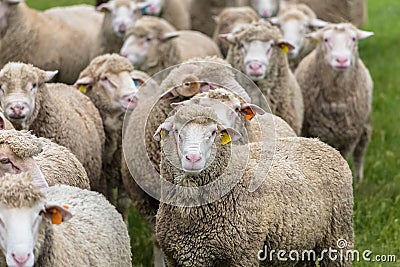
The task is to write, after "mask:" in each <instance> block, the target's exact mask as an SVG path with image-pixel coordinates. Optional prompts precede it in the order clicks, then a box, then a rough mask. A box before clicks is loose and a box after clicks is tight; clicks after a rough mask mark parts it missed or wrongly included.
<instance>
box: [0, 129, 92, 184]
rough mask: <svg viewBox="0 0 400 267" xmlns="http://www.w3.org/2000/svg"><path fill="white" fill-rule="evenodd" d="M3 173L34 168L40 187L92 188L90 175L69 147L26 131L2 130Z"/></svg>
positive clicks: (1, 170) (1, 165) (0, 149)
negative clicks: (62, 185)
mask: <svg viewBox="0 0 400 267" xmlns="http://www.w3.org/2000/svg"><path fill="white" fill-rule="evenodd" d="M0 157H1V159H0V177H1V176H4V174H5V173H20V172H27V171H29V172H31V173H32V175H33V177H34V178H35V182H36V184H37V185H38V186H40V187H45V186H53V185H55V184H66V185H70V186H76V187H79V188H82V189H90V185H89V178H88V177H87V174H86V171H85V169H84V168H83V166H82V164H81V163H80V162H79V161H78V159H77V158H76V157H75V156H74V155H73V154H72V153H71V152H70V151H69V150H68V149H66V148H65V147H62V146H59V145H57V144H55V143H53V142H51V141H50V140H48V139H46V138H37V137H35V136H34V135H32V134H30V133H29V132H26V131H16V130H14V129H11V130H1V131H0Z"/></svg>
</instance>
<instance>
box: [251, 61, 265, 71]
mask: <svg viewBox="0 0 400 267" xmlns="http://www.w3.org/2000/svg"><path fill="white" fill-rule="evenodd" d="M249 68H250V69H251V70H252V71H255V72H257V71H259V70H261V68H262V65H261V64H260V63H257V62H252V63H250V65H249Z"/></svg>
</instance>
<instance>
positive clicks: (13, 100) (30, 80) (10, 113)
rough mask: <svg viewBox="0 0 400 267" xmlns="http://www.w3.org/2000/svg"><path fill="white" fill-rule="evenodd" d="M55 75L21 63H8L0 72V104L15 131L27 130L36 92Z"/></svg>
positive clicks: (54, 72) (53, 72)
mask: <svg viewBox="0 0 400 267" xmlns="http://www.w3.org/2000/svg"><path fill="white" fill-rule="evenodd" d="M56 74H57V71H43V70H40V69H38V68H35V67H33V66H32V65H27V64H23V63H8V64H7V65H5V66H4V68H3V69H2V70H1V71H0V104H1V107H2V108H3V109H4V111H5V115H6V117H7V119H9V120H10V121H11V122H12V123H13V125H14V126H15V127H16V128H17V129H28V128H29V125H27V121H30V119H31V117H32V115H33V113H34V110H35V108H36V98H37V94H38V91H39V90H40V88H41V87H42V86H44V83H45V82H47V81H49V80H51V79H52V78H53V77H54V76H55V75H56Z"/></svg>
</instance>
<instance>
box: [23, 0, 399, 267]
mask: <svg viewBox="0 0 400 267" xmlns="http://www.w3.org/2000/svg"><path fill="white" fill-rule="evenodd" d="M197 1H200V0H197ZM83 3H86V4H94V0H93V1H89V0H85V1H82V0H28V1H27V4H28V5H29V6H30V7H33V8H36V9H40V10H43V9H47V8H50V7H55V6H66V5H74V4H83ZM363 29H364V30H368V31H373V32H374V33H375V36H373V37H372V38H369V39H367V40H365V41H360V44H359V51H360V56H361V58H362V59H363V61H364V63H365V65H366V66H367V67H368V68H369V70H370V72H371V75H372V77H373V80H374V95H373V113H372V125H373V134H372V141H371V143H370V145H369V148H368V152H367V156H366V162H365V178H364V180H363V182H362V183H361V184H359V185H357V186H356V187H355V188H354V195H355V207H354V229H355V249H357V250H359V251H363V250H370V251H372V252H373V254H372V255H377V254H381V255H396V256H397V262H398V263H377V262H371V263H367V262H359V263H357V262H355V263H354V264H353V266H385V267H386V266H387V267H389V266H400V263H399V262H400V122H399V120H400V55H399V51H398V47H399V44H400V1H399V0H384V1H382V0H368V22H367V24H366V25H365V26H364V27H363ZM129 230H130V233H131V238H132V241H131V242H132V253H133V260H134V262H133V263H134V266H151V261H152V245H151V243H150V238H151V233H150V230H149V229H148V227H147V226H146V223H145V222H144V221H142V220H141V219H140V218H139V217H138V216H137V215H136V213H135V211H134V210H132V211H131V213H130V217H129Z"/></svg>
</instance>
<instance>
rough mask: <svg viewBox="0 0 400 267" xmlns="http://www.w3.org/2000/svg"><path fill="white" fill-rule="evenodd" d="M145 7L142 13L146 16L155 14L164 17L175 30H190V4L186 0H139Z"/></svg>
mask: <svg viewBox="0 0 400 267" xmlns="http://www.w3.org/2000/svg"><path fill="white" fill-rule="evenodd" d="M139 2H145V3H147V4H148V6H147V7H145V8H143V9H142V13H143V14H144V15H148V16H156V17H160V18H163V19H165V20H166V21H168V22H169V23H171V25H172V26H174V27H175V28H176V29H177V30H190V28H191V21H190V5H188V3H187V2H188V1H187V0H183V1H182V0H141V1H139Z"/></svg>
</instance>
